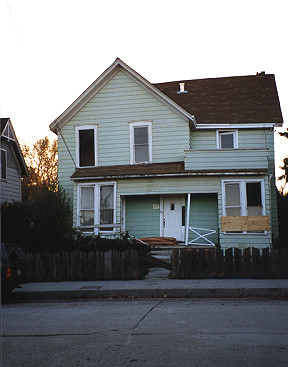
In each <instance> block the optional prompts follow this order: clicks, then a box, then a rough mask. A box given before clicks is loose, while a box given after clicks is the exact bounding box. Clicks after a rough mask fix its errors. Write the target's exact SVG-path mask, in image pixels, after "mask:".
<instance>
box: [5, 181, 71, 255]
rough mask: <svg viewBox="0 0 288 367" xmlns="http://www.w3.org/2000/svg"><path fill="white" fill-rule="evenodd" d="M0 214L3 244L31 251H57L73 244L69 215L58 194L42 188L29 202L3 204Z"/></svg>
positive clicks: (60, 195)
mask: <svg viewBox="0 0 288 367" xmlns="http://www.w3.org/2000/svg"><path fill="white" fill-rule="evenodd" d="M1 213H2V218H1V219H2V220H1V233H2V242H11V243H17V244H19V245H21V246H23V247H25V248H26V249H27V250H29V251H32V252H38V251H59V250H64V249H68V248H69V246H71V244H72V243H71V239H72V238H73V229H72V212H71V208H70V205H69V202H68V201H67V199H66V197H65V195H64V193H63V192H61V191H57V192H54V191H50V190H49V189H48V188H47V187H45V186H43V188H42V189H41V190H40V191H39V192H37V195H35V196H34V197H33V199H32V200H31V201H27V202H12V203H3V204H2V205H1Z"/></svg>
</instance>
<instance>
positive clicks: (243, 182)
mask: <svg viewBox="0 0 288 367" xmlns="http://www.w3.org/2000/svg"><path fill="white" fill-rule="evenodd" d="M228 182H231V183H239V185H240V208H241V216H247V215H248V214H247V198H246V197H247V195H246V183H250V182H260V183H261V200H262V215H266V214H265V213H266V206H265V186H264V179H258V180H257V179H244V180H222V198H223V200H222V205H223V206H222V209H223V216H224V217H226V191H225V184H226V183H228Z"/></svg>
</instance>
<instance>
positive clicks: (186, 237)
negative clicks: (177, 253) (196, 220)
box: [185, 192, 191, 246]
mask: <svg viewBox="0 0 288 367" xmlns="http://www.w3.org/2000/svg"><path fill="white" fill-rule="evenodd" d="M190 202H191V193H190V192H188V197H187V213H186V228H185V246H187V245H188V236H189V219H190Z"/></svg>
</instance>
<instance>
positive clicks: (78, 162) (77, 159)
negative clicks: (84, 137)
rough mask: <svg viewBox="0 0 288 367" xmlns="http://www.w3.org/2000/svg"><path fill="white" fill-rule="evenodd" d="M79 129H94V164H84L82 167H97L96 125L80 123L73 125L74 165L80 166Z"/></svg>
mask: <svg viewBox="0 0 288 367" xmlns="http://www.w3.org/2000/svg"><path fill="white" fill-rule="evenodd" d="M80 130H94V148H95V157H94V160H95V166H85V167H83V168H89V167H97V166H98V145H97V125H81V126H76V127H75V137H76V146H75V147H76V167H77V168H81V166H80V155H79V147H80V143H79V131H80Z"/></svg>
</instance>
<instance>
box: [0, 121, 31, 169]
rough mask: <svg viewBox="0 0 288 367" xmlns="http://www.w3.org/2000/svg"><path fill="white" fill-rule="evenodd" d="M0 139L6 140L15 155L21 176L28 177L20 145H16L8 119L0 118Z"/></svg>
mask: <svg viewBox="0 0 288 367" xmlns="http://www.w3.org/2000/svg"><path fill="white" fill-rule="evenodd" d="M0 137H1V139H5V140H7V141H8V142H9V143H10V144H11V146H12V149H13V151H14V153H15V156H16V159H17V162H18V164H19V166H20V169H21V175H22V176H26V175H28V168H27V166H26V163H25V160H24V157H23V154H22V151H21V148H20V145H19V143H18V140H17V137H16V134H15V131H14V129H13V126H12V123H11V120H10V118H0Z"/></svg>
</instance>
